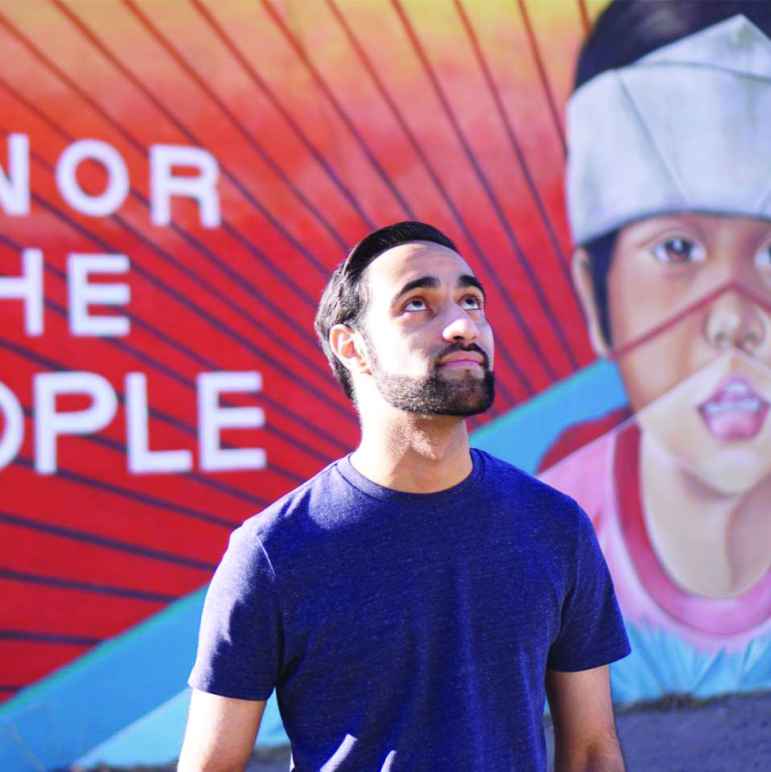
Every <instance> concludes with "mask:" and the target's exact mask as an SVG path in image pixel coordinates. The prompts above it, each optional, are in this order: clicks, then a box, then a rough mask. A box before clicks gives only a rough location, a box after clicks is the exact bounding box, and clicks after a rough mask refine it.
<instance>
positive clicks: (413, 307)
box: [404, 298, 427, 311]
mask: <svg viewBox="0 0 771 772" xmlns="http://www.w3.org/2000/svg"><path fill="white" fill-rule="evenodd" d="M426 308H427V306H426V301H425V300H423V298H412V299H411V300H408V301H407V302H406V304H405V305H404V310H405V311H425V310H426Z"/></svg>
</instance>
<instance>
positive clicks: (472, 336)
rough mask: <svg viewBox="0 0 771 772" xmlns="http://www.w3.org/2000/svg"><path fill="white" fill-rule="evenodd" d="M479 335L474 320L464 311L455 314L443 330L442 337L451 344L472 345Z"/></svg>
mask: <svg viewBox="0 0 771 772" xmlns="http://www.w3.org/2000/svg"><path fill="white" fill-rule="evenodd" d="M478 335H479V330H478V329H477V326H476V324H475V322H474V320H473V319H472V318H471V317H470V316H469V315H468V314H467V313H465V312H464V311H462V310H458V311H457V312H455V313H453V314H452V315H451V317H450V318H448V320H447V323H446V324H445V326H444V329H443V330H442V337H443V338H444V339H445V340H446V341H448V342H450V343H456V342H460V341H463V342H465V343H471V342H473V341H475V340H476V339H477V336H478Z"/></svg>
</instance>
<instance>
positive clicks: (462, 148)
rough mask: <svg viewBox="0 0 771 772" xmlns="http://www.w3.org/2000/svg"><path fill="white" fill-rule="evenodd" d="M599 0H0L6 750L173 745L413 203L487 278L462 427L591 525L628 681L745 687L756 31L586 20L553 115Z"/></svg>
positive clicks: (770, 76) (665, 688)
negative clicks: (611, 591)
mask: <svg viewBox="0 0 771 772" xmlns="http://www.w3.org/2000/svg"><path fill="white" fill-rule="evenodd" d="M606 5H607V3H606V2H605V0H602V1H600V0H597V2H587V1H586V0H575V1H574V0H567V1H566V0H548V1H545V0H538V2H535V1H534V0H496V1H495V2H485V3H473V2H468V1H466V0H447V1H446V2H441V3H425V2H420V0H365V1H363V2H362V1H361V0H356V2H354V1H353V0H313V2H312V3H309V2H306V1H305V0H303V2H299V0H253V1H252V0H249V1H247V0H218V2H216V3H214V2H210V1H209V0H207V1H206V2H203V1H202V0H190V2H186V1H183V0H174V2H165V3H154V2H139V1H137V0H105V1H104V2H100V3H93V2H87V0H69V1H68V2H62V1H60V0H51V1H50V2H43V0H41V1H40V2H36V3H32V4H23V5H22V4H18V3H13V2H9V1H5V2H0V41H1V45H2V47H3V48H2V50H3V51H4V54H5V55H4V68H3V72H2V73H0V130H2V137H0V320H1V323H0V490H1V491H2V499H1V500H0V594H1V596H2V598H3V601H2V604H1V605H0V698H2V699H4V700H5V704H4V705H2V706H0V762H3V763H2V764H0V766H2V767H3V768H4V769H5V768H8V769H15V768H20V769H24V768H27V767H25V766H24V765H25V764H28V763H32V762H30V759H32V760H33V761H34V762H35V763H38V765H42V766H44V767H49V766H61V765H64V764H70V763H73V762H75V761H76V760H78V759H80V760H81V762H84V761H89V760H90V761H96V760H98V758H108V760H112V761H114V762H116V763H117V762H123V763H139V762H142V761H144V762H150V761H163V760H167V759H168V758H171V757H172V756H173V755H174V754H175V753H176V750H175V746H178V737H177V736H176V735H175V734H174V732H175V731H176V729H174V730H173V731H171V730H169V728H168V727H169V726H170V724H169V722H172V724H173V722H175V721H176V722H177V724H178V723H179V722H180V721H182V720H183V719H184V699H185V698H184V680H185V677H186V675H187V672H188V670H189V668H190V665H191V664H192V656H193V647H194V643H195V640H194V638H195V628H196V625H197V618H198V614H199V612H200V599H201V595H202V592H203V590H204V589H205V585H206V583H207V581H208V578H209V576H210V575H211V572H212V571H213V569H214V567H215V565H216V563H217V561H218V559H219V557H220V555H221V554H222V552H223V550H224V546H225V542H226V539H227V536H228V534H229V532H230V530H232V529H233V528H234V527H235V526H236V525H237V524H239V523H240V522H241V521H242V520H244V519H245V518H246V517H248V516H249V515H250V514H252V513H253V512H255V511H258V510H259V509H261V508H262V507H263V506H265V505H266V504H267V503H268V502H270V501H272V500H273V499H275V498H276V497H277V496H279V495H280V494H282V493H284V492H285V491H287V490H289V489H291V488H293V487H294V486H295V485H297V484H298V483H299V482H301V481H303V480H304V479H306V478H307V477H309V476H311V475H312V474H314V473H315V472H316V471H318V470H319V469H321V468H322V467H323V466H325V465H326V464H327V463H328V462H329V461H330V460H332V459H334V458H336V457H339V456H340V455H342V454H344V453H346V452H347V451H348V450H350V449H351V448H352V447H353V446H354V444H355V442H356V438H357V423H356V418H355V414H354V413H353V411H352V409H351V407H350V404H348V403H347V400H346V398H345V397H344V395H343V393H342V391H341V390H340V389H339V387H338V386H337V384H336V383H335V382H334V380H333V379H332V377H331V374H330V373H329V372H328V367H327V364H326V362H325V360H324V358H323V356H322V354H321V352H320V350H319V349H318V346H317V344H316V342H315V340H314V336H313V327H312V320H313V316H314V312H315V306H316V303H317V299H318V297H319V295H320V292H321V289H322V287H323V285H324V283H325V281H326V278H327V277H328V275H329V272H330V270H331V268H332V267H333V266H334V265H336V264H337V263H338V262H339V261H340V260H341V259H342V257H343V256H344V254H345V253H346V251H347V249H348V248H349V247H350V246H351V245H352V244H353V243H355V242H356V241H357V240H358V239H359V238H360V237H361V236H362V235H363V234H364V233H366V232H367V231H368V230H370V229H372V228H375V227H378V226H381V225H385V224H387V223H390V222H394V221H396V220H401V219H421V220H425V221H428V222H431V223H433V224H436V225H437V226H438V227H440V228H441V229H443V230H445V231H446V232H447V233H448V235H450V237H451V238H453V240H455V241H456V243H457V244H458V245H459V247H460V248H461V250H462V252H463V253H464V255H465V256H466V257H467V258H468V260H469V262H470V263H471V264H472V265H473V266H474V267H475V270H476V271H477V273H478V274H479V275H480V277H481V279H482V280H483V282H484V283H485V285H486V287H487V288H488V293H489V313H490V316H491V321H492V323H493V326H494V329H495V332H496V338H497V343H496V353H497V354H498V356H497V357H496V364H497V371H496V377H497V383H498V388H497V392H498V395H497V398H496V403H495V406H494V408H493V409H492V410H491V411H490V412H489V414H487V415H485V416H484V417H479V418H476V419H472V422H471V428H472V429H473V431H474V434H473V437H474V442H475V444H477V445H479V446H480V447H486V448H488V449H490V450H492V451H493V452H495V453H497V454H498V455H500V456H502V457H505V458H507V459H509V460H511V461H512V462H514V463H517V464H518V465H520V466H522V467H523V468H525V469H527V470H528V471H531V472H533V473H538V474H540V475H541V476H542V477H543V478H544V479H546V480H547V481H549V482H551V483H552V484H554V485H556V486H557V487H560V488H562V489H563V490H565V491H567V492H568V493H570V494H571V495H573V496H575V497H576V498H577V499H578V501H579V502H580V503H581V504H582V505H583V506H584V508H585V509H586V510H587V511H588V512H589V514H590V515H591V516H592V518H593V521H594V523H595V526H596V528H597V531H598V534H599V537H600V541H601V544H602V546H603V549H604V550H605V554H606V557H607V559H608V561H609V564H610V566H611V570H612V572H613V575H614V579H615V581H616V585H617V590H618V592H619V596H620V600H621V603H622V608H623V611H624V613H625V617H626V619H627V623H628V626H629V631H630V636H631V638H632V642H633V647H634V653H633V655H632V656H631V657H629V658H628V659H627V660H624V661H623V662H621V663H618V664H617V665H616V666H615V669H614V671H613V687H614V695H615V697H616V699H617V700H618V701H621V702H631V701H636V700H640V699H653V698H657V697H660V696H662V695H664V694H670V693H688V694H692V695H694V696H709V695H713V694H716V693H721V692H725V691H741V690H752V689H761V688H766V689H767V688H771V651H770V650H769V640H771V623H770V622H769V617H770V613H769V612H770V611H771V575H770V574H769V562H770V560H771V517H769V515H770V514H771V512H770V509H771V478H770V477H769V471H770V470H771V428H769V421H768V419H767V414H768V408H769V402H770V401H771V370H769V365H771V195H769V186H768V184H767V183H766V182H765V179H766V177H767V169H768V163H769V161H771V158H769V151H768V150H767V149H766V148H765V144H767V143H764V136H765V135H764V130H765V126H767V125H768V123H767V120H765V119H766V118H767V117H768V116H767V115H766V112H767V111H771V42H769V38H768V35H769V34H770V33H771V21H770V20H769V19H768V18H765V20H764V18H756V17H758V15H760V16H761V17H762V9H761V10H760V11H758V13H756V14H755V16H753V17H752V19H753V22H752V23H751V22H750V21H748V20H746V19H742V18H737V17H736V12H737V10H741V8H738V6H741V5H746V6H756V5H757V4H754V3H749V4H748V3H745V4H741V3H730V4H729V3H723V4H720V3H714V4H691V5H692V6H693V8H695V9H696V10H695V11H693V12H692V13H691V14H690V16H688V14H686V16H688V18H684V19H679V20H678V19H675V18H672V19H670V20H669V21H668V22H667V23H666V24H663V26H662V25H661V24H660V25H658V26H657V27H656V29H657V30H659V32H657V33H656V34H657V35H659V38H656V35H654V34H653V33H651V32H650V30H648V28H647V27H646V24H645V21H644V19H643V16H642V15H641V14H640V13H638V14H637V15H635V12H634V8H632V9H631V11H629V10H627V11H623V12H618V11H617V10H615V9H611V13H610V14H608V15H607V16H606V21H605V22H604V24H605V26H604V27H598V28H597V32H596V33H595V34H594V35H593V37H592V38H591V42H590V44H589V45H588V47H587V49H586V52H585V54H584V55H583V57H582V60H581V61H582V64H581V66H580V67H579V68H578V71H579V77H583V78H584V81H583V82H582V84H581V85H580V88H579V89H578V91H577V92H576V94H575V96H574V97H573V98H570V96H571V93H572V92H573V90H574V73H575V71H576V62H577V60H578V57H579V51H580V49H581V45H582V42H583V41H584V40H585V39H586V36H587V34H588V33H589V30H590V27H591V25H592V22H593V20H594V19H596V18H597V16H598V14H599V13H600V11H602V10H603V8H604V7H605V6H606ZM629 5H630V6H635V5H639V3H631V4H629ZM656 5H657V7H658V8H659V10H661V9H663V11H662V12H664V13H666V11H667V6H675V5H679V6H681V7H682V6H683V5H684V4H683V3H676V4H673V3H657V4H656ZM685 5H688V4H685ZM705 5H709V6H711V10H710V11H709V12H710V13H713V14H717V16H715V17H714V18H712V17H710V18H707V17H706V16H705V14H706V13H707V11H705V10H703V8H704V6H705ZM728 6H731V7H730V8H729V7H728ZM716 9H717V10H716ZM721 9H722V10H721ZM625 13H626V15H624V14H625ZM721 13H722V14H723V15H722V16H720V14H721ZM765 13H766V16H768V12H765ZM614 14H616V16H614ZM630 14H631V15H630ZM608 19H609V21H608ZM764 24H765V26H764ZM619 29H623V30H625V35H624V39H632V40H633V41H636V42H634V44H630V46H629V48H628V49H627V50H624V51H619V50H617V41H618V40H619V34H618V30H619ZM661 29H664V30H665V32H663V33H661V32H660V30H661ZM635 30H636V32H635ZM635 45H637V47H638V48H637V50H635V49H634V46H635ZM630 56H631V57H632V59H629V57H630ZM624 57H627V59H628V60H624ZM662 84H665V85H666V88H664V87H663V85H662ZM569 99H570V101H569ZM568 103H569V107H568ZM566 113H567V119H566ZM568 150H569V163H568V164H566V158H567V157H568ZM566 180H567V205H566V197H565V192H564V191H565V186H566ZM271 716H272V717H271ZM266 721H267V725H266V727H265V729H264V730H263V734H262V738H263V740H266V739H267V740H270V739H275V740H276V741H278V740H280V736H281V735H280V722H279V720H278V717H277V716H276V715H275V713H273V714H270V715H269V719H266ZM271 721H272V722H273V723H272V724H271V723H270V722H271ZM177 724H174V726H177ZM161 726H162V727H163V729H161V728H160V727H161ZM121 738H123V746H121V745H120V739H121ZM159 738H160V739H159ZM164 742H165V744H164ZM119 748H123V750H118V749H119ZM126 749H128V750H126ZM121 753H124V756H120V754H121ZM100 754H101V755H100ZM110 754H112V756H111V755H110ZM143 754H144V755H143Z"/></svg>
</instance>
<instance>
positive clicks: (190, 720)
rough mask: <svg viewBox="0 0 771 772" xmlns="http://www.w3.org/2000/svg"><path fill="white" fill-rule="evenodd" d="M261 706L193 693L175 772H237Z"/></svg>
mask: <svg viewBox="0 0 771 772" xmlns="http://www.w3.org/2000/svg"><path fill="white" fill-rule="evenodd" d="M264 710H265V702H264V701H257V700H237V699H234V698H231V697H220V696H219V695H217V694H209V693H208V692H202V691H199V690H198V689H193V694H192V697H191V699H190V712H189V714H188V717H187V729H186V730H185V739H184V741H183V743H182V752H181V753H180V757H179V765H178V766H177V769H178V770H179V772H198V771H199V770H200V771H201V772H203V771H204V770H205V771H206V772H241V770H243V769H244V767H245V766H246V764H247V762H248V761H249V757H250V756H251V755H252V749H253V748H254V741H255V739H256V738H257V730H258V729H259V728H260V721H261V720H262V713H263V711H264Z"/></svg>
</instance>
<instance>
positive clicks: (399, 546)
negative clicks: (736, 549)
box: [190, 450, 629, 772]
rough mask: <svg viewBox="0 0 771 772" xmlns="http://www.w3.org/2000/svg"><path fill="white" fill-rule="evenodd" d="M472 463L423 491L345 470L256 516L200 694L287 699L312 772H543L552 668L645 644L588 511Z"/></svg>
mask: <svg viewBox="0 0 771 772" xmlns="http://www.w3.org/2000/svg"><path fill="white" fill-rule="evenodd" d="M472 460H473V471H472V473H471V474H470V475H469V477H467V478H466V479H465V480H464V481H463V482H461V483H459V484H458V485H456V486H454V487H453V488H450V489H448V490H445V491H441V492H439V493H431V494H416V493H402V492H399V491H394V490H390V489H388V488H383V487H381V486H379V485H376V484H375V483H373V482H371V481H370V480H368V479H366V478H365V477H363V476H362V475H361V474H359V473H358V472H357V471H356V470H355V469H354V468H353V466H352V465H351V463H350V461H349V460H348V459H347V458H345V459H341V460H340V461H337V462H336V463H334V464H332V465H330V466H329V467H327V468H326V469H324V470H323V471H322V472H320V473H319V474H318V475H316V476H315V477H314V478H313V479H311V480H310V481H309V482H307V483H306V484H304V485H302V486H300V487H299V488H297V489H296V490H294V491H292V492H291V493H289V494H287V495H286V496H284V497H283V498H282V499H280V500H279V501H277V502H276V503H274V504H273V505H272V506H270V507H268V509H266V510H265V511H264V512H262V513H261V514H259V515H258V516H255V517H253V518H250V519H249V520H247V521H246V522H245V523H244V524H243V526H241V527H240V528H239V529H238V530H236V531H235V532H234V533H233V535H232V537H231V539H230V545H229V547H228V550H227V552H226V554H225V556H224V558H223V559H222V562H221V564H220V566H219V568H218V569H217V572H216V574H215V576H214V579H213V581H212V583H211V586H210V588H209V593H208V595H207V598H206V605H205V608H204V613H203V618H202V621H201V632H200V639H199V645H198V656H197V659H196V663H195V666H194V668H193V672H192V674H191V676H190V685H191V686H193V687H194V688H196V689H201V690H203V691H207V692H213V693H214V694H219V695H223V696H226V697H238V698H241V699H252V700H265V699H267V698H268V696H269V695H270V693H271V692H272V691H273V689H274V688H275V689H276V690H277V697H278V704H279V709H280V711H281V716H282V719H283V721H284V726H285V729H286V732H287V734H288V736H289V738H290V741H291V743H292V756H293V761H294V765H295V768H296V769H297V770H318V769H321V768H322V767H323V768H324V769H325V770H326V769H339V770H356V772H362V771H364V770H381V769H387V770H392V771H393V772H396V770H410V772H416V770H473V769H479V770H485V771H486V772H496V770H543V769H545V766H546V759H545V746H544V737H543V726H542V717H543V711H544V705H545V687H544V677H545V672H546V669H547V668H552V669H556V670H568V671H571V670H585V669H588V668H592V667H597V666H599V665H604V664H606V663H609V662H611V661H613V660H616V659H619V658H621V657H623V656H625V655H626V654H627V653H628V652H629V645H628V643H627V639H626V635H625V632H624V627H623V623H622V621H621V616H620V614H619V611H618V606H617V604H616V600H615V596H614V593H613V587H612V584H611V580H610V577H609V574H608V570H607V568H606V566H605V562H604V560H603V557H602V554H601V553H600V550H599V547H598V545H597V541H596V539H595V536H594V531H593V528H592V525H591V523H590V521H589V519H588V517H587V516H586V515H585V514H584V512H583V511H582V510H581V509H580V508H579V507H578V505H577V504H576V503H575V502H574V501H573V500H572V499H570V498H568V497H567V496H565V495H563V494H561V493H559V492H558V491H556V490H554V489H553V488H550V487H548V486H547V485H545V484H544V483H541V482H539V481H538V480H535V479H534V478H532V477H530V476H529V475H526V474H525V473H523V472H521V471H519V470H518V469H516V468H515V467H513V466H510V465H509V464H506V463H504V462H502V461H500V460H498V459H496V458H494V457H492V456H490V455H488V454H487V453H484V452H481V451H477V450H472ZM325 764H326V765H328V766H324V765H325Z"/></svg>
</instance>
